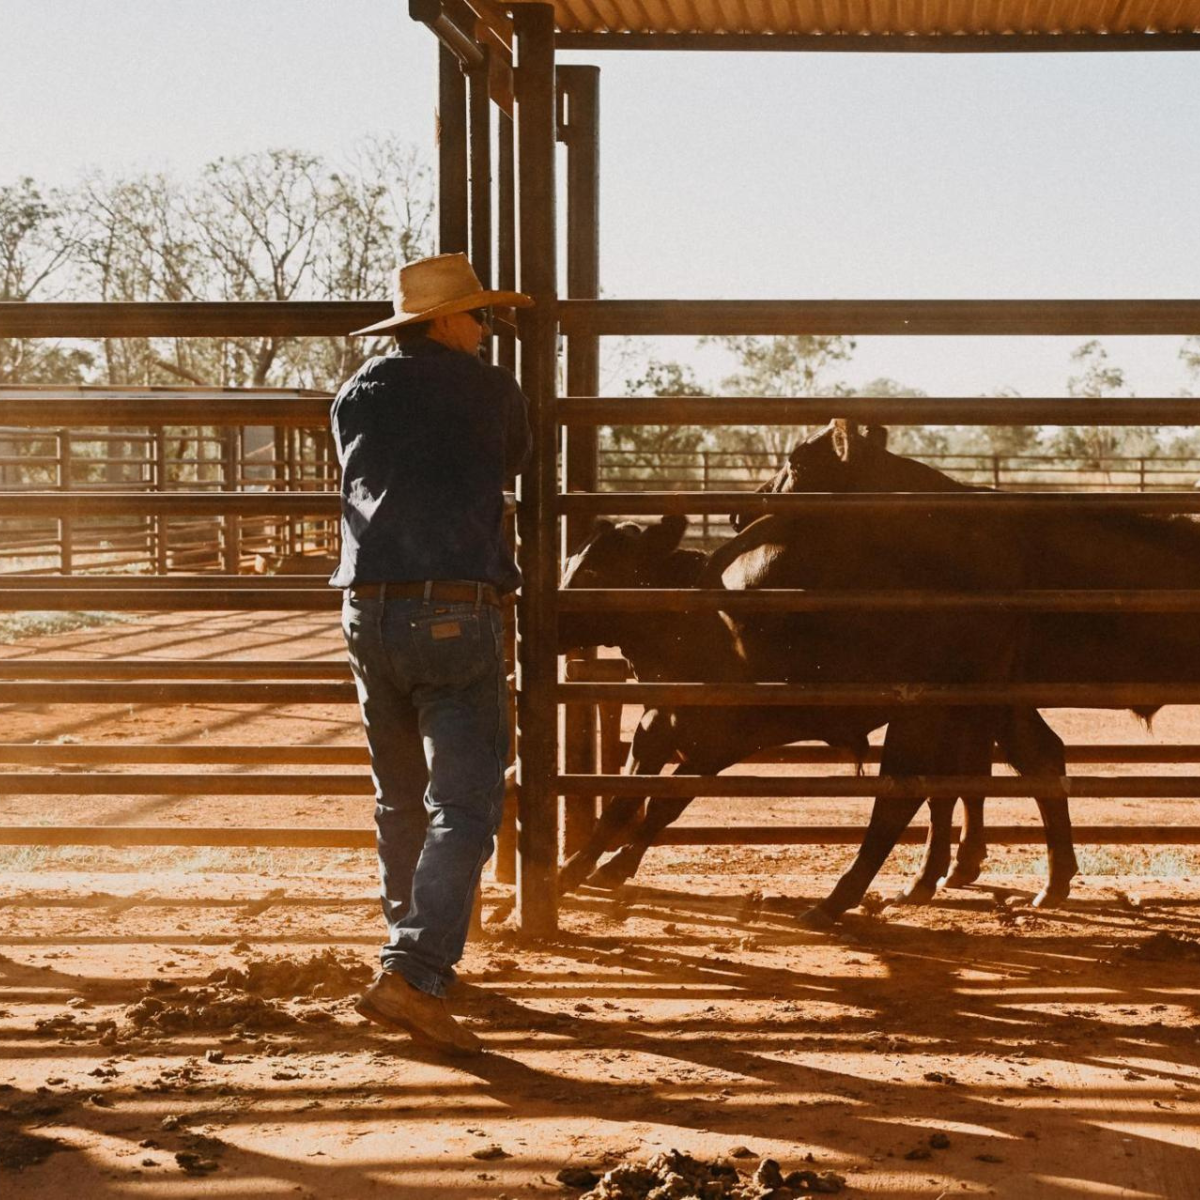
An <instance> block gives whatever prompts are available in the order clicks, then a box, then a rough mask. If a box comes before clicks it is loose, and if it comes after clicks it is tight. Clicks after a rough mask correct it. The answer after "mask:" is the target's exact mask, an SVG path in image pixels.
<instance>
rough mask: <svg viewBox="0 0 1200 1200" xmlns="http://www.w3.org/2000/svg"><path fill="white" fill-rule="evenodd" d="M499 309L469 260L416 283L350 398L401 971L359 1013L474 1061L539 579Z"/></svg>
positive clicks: (380, 984)
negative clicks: (513, 497)
mask: <svg viewBox="0 0 1200 1200" xmlns="http://www.w3.org/2000/svg"><path fill="white" fill-rule="evenodd" d="M532 303H533V301H532V300H531V299H530V298H529V297H528V296H524V295H522V294H521V293H519V292H504V291H490V290H487V289H485V288H484V287H483V286H482V284H481V283H480V282H479V279H478V278H477V277H476V275H475V272H474V271H473V270H472V268H471V265H470V263H469V262H468V261H467V259H466V256H465V255H462V254H442V255H438V256H437V257H435V258H426V259H421V260H420V261H417V262H412V263H409V264H408V265H407V266H403V267H401V268H399V270H398V271H397V272H396V274H395V278H394V282H393V304H394V308H395V312H394V314H393V315H392V316H390V317H388V318H387V320H384V321H380V322H378V323H377V324H375V325H369V326H368V327H367V328H365V329H356V330H355V331H354V333H353V334H352V336H362V335H365V334H378V333H385V332H386V333H392V334H394V336H395V338H396V342H397V347H396V349H395V350H394V351H393V352H392V353H390V354H385V355H383V356H381V357H377V358H372V359H369V360H368V361H367V362H366V363H364V364H363V366H362V367H361V368H359V370H358V371H357V372H356V373H355V375H354V376H353V377H352V378H350V379H349V380H348V381H347V382H346V383H345V384H344V385H343V386H342V388H341V390H340V391H339V392H338V394H337V397H336V399H335V400H334V402H333V409H332V413H331V419H332V424H333V436H334V440H335V442H336V445H337V454H338V462H339V464H340V465H341V470H342V556H341V563H340V565H339V566H338V569H337V570H336V571H335V572H334V574H333V577H332V578H331V579H330V583H331V584H332V585H333V586H335V587H341V588H344V589H345V599H344V603H343V608H342V629H343V632H344V633H345V636H346V645H347V647H348V649H349V654H350V665H351V668H352V669H353V671H354V680H355V684H356V687H357V690H358V699H359V703H360V704H361V706H362V715H363V723H364V725H365V726H366V732H367V742H368V745H369V747H370V752H371V774H372V777H373V779H374V781H375V800H376V807H375V824H376V844H377V848H378V851H379V875H380V894H381V900H382V904H383V915H384V919H385V920H386V922H387V928H388V940H387V943H386V945H384V947H383V951H382V954H381V962H382V966H383V970H382V972H381V973H380V974H379V975H378V977H377V978H376V979H375V982H374V983H372V984H371V986H370V987H369V988H368V989H367V990H366V992H364V993H363V995H362V997H361V998H360V999H359V1001H358V1003H357V1005H356V1008H357V1010H358V1012H359V1013H361V1014H362V1015H363V1016H364V1017H367V1018H369V1019H370V1020H372V1021H375V1022H377V1023H379V1024H382V1025H388V1026H392V1027H397V1026H398V1027H400V1028H402V1029H405V1030H407V1031H408V1032H409V1033H410V1034H412V1035H414V1036H415V1037H416V1038H418V1039H420V1040H422V1041H425V1042H427V1043H432V1044H433V1045H434V1046H436V1047H437V1048H439V1049H441V1050H443V1051H445V1052H448V1053H451V1054H458V1055H469V1054H477V1053H479V1051H480V1050H481V1049H482V1044H481V1042H480V1041H479V1039H478V1038H477V1037H476V1036H475V1034H473V1033H472V1032H471V1031H470V1030H469V1029H467V1028H465V1027H464V1026H462V1025H460V1024H458V1023H457V1022H456V1021H455V1020H454V1018H453V1017H452V1016H451V1015H450V1012H449V1010H448V1009H447V1007H446V1002H445V999H444V997H445V994H446V988H447V986H448V985H449V984H450V983H451V982H452V981H453V979H454V965H455V963H457V962H458V960H459V959H460V958H461V957H462V952H463V945H464V943H465V941H466V936H467V927H468V923H469V921H470V916H471V909H472V906H473V902H474V897H475V891H476V888H477V886H478V883H479V875H480V872H481V870H482V869H483V864H484V863H485V862H486V861H487V860H488V858H489V857H490V856H491V853H492V849H493V844H494V842H493V839H494V837H495V833H496V830H497V828H498V826H499V823H500V812H501V807H502V804H503V797H504V766H505V760H506V756H507V753H508V700H507V685H506V680H505V670H504V655H503V647H502V643H501V619H500V602H501V598H502V597H503V596H504V595H506V594H507V593H509V592H512V591H514V590H515V589H516V588H517V586H518V585H519V584H520V582H521V577H520V574H519V572H518V571H517V567H516V564H515V563H514V562H513V557H512V552H511V551H510V549H509V547H508V544H507V542H506V541H505V538H504V534H503V513H504V489H505V486H506V484H507V485H511V482H512V480H513V478H514V477H515V476H516V474H517V473H518V472H519V471H520V470H521V468H522V466H523V465H524V464H525V460H526V458H527V457H528V454H529V448H530V432H529V422H528V417H527V413H526V407H527V406H526V400H525V396H524V395H523V393H522V392H521V389H520V388H519V387H518V386H517V383H516V380H515V379H514V378H513V377H512V375H510V374H509V373H508V372H507V371H505V370H504V369H503V368H501V367H494V366H490V365H488V364H487V363H485V362H484V361H482V360H481V358H480V353H479V351H480V344H481V342H482V340H483V337H484V333H485V331H486V330H487V328H488V325H489V319H490V316H489V306H492V305H505V306H514V307H526V306H528V305H530V304H532Z"/></svg>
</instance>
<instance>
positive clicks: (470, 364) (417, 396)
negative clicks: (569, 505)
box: [329, 338, 530, 592]
mask: <svg viewBox="0 0 1200 1200" xmlns="http://www.w3.org/2000/svg"><path fill="white" fill-rule="evenodd" d="M330 417H331V420H332V423H333V436H334V441H335V442H336V444H337V454H338V462H339V463H340V464H341V468H342V561H341V564H340V565H339V566H338V569H337V570H336V571H335V572H334V573H333V576H332V578H331V579H330V581H329V582H330V583H331V584H333V586H334V587H349V586H350V585H351V584H355V583H384V582H415V581H418V580H425V579H469V580H475V581H478V582H481V583H490V584H492V585H493V586H494V587H495V588H497V589H498V590H499V591H501V592H511V591H513V590H515V589H516V588H517V587H519V586H520V583H521V575H520V572H519V571H518V570H517V566H516V563H514V562H513V557H512V551H511V550H510V549H509V547H508V543H507V542H506V541H505V538H504V528H503V522H504V488H505V485H506V484H511V482H512V480H513V478H514V477H515V476H516V475H517V473H518V472H519V471H520V470H521V468H522V467H523V466H524V465H525V462H526V459H527V458H528V456H529V447H530V434H529V418H528V415H527V405H526V400H525V395H524V393H523V392H522V391H521V389H520V388H519V387H518V386H517V381H516V380H515V379H514V378H513V377H512V375H510V374H509V373H508V372H507V371H506V370H504V368H502V367H493V366H489V365H488V364H487V363H484V362H483V361H482V360H481V359H479V358H477V357H475V356H474V355H472V354H467V353H465V352H463V351H460V350H451V349H450V348H449V347H447V346H443V345H442V344H441V343H440V342H435V341H431V340H430V339H428V338H424V339H421V340H419V341H416V342H412V343H409V344H407V345H404V346H402V347H400V349H399V351H398V352H394V353H392V354H388V355H385V356H383V357H381V358H372V359H369V360H368V361H367V362H365V363H364V364H363V365H362V366H361V367H360V368H359V370H358V371H357V372H356V373H355V374H354V375H353V376H352V377H351V378H350V379H348V380H347V381H346V382H345V383H344V384H343V385H342V388H341V390H340V391H339V392H338V394H337V397H336V398H335V399H334V402H333V408H332V410H331V413H330Z"/></svg>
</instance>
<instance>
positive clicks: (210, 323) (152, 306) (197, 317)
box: [0, 300, 392, 421]
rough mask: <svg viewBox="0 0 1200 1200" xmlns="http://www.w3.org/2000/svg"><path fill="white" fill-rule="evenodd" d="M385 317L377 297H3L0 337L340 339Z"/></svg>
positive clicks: (386, 309)
mask: <svg viewBox="0 0 1200 1200" xmlns="http://www.w3.org/2000/svg"><path fill="white" fill-rule="evenodd" d="M391 315H392V306H391V305H390V304H388V303H386V302H385V301H379V300H364V301H355V300H317V301H306V300H287V301H271V300H263V301H257V300H249V301H225V300H221V301H212V302H207V301H185V302H181V303H174V304H172V303H158V302H153V301H151V302H140V303H119V302H111V301H106V302H97V303H80V304H69V303H68V304H51V303H36V304H31V303H21V302H15V301H9V302H4V303H0V337H5V338H44V337H56V338H57V337H65V338H127V337H217V338H221V337H344V336H345V335H346V334H348V333H349V332H350V330H352V329H361V328H362V327H363V326H364V325H371V324H374V322H376V321H382V320H383V319H384V318H385V317H390V316H391ZM91 419H92V421H95V415H94V414H93V416H92V418H91Z"/></svg>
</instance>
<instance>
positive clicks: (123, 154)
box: [0, 0, 1200, 395]
mask: <svg viewBox="0 0 1200 1200" xmlns="http://www.w3.org/2000/svg"><path fill="white" fill-rule="evenodd" d="M561 60H562V61H564V62H571V61H574V62H593V63H597V64H598V65H599V66H600V67H601V121H602V222H601V279H602V283H603V287H604V291H605V294H606V295H607V296H610V297H614V298H625V297H664V298H666V297H669V298H682V299H687V298H712V297H729V298H753V297H764V298H770V297H813V298H864V299H865V298H901V297H906V296H907V297H920V298H940V297H944V298H954V297H971V298H992V297H1017V298H1020V297H1028V298H1043V297H1063V298H1107V297H1128V298H1156V297H1173V298H1195V297H1198V296H1200V219H1198V217H1197V212H1200V132H1198V131H1200V57H1197V56H1195V55H1189V54H1185V53H1178V54H1162V53H1159V54H1092V55H1086V54H1078V55H1065V54H1061V55H1060V54H1042V55H997V56H982V55H979V56H976V55H969V56H968V55H947V56H933V55H894V54H893V55H867V54H861V55H854V54H828V55H821V54H806V55H791V54H753V55H733V54H642V53H638V54H633V53H629V54H616V53H592V54H585V53H571V54H563V55H562V56H561ZM435 63H436V54H435V42H434V39H433V37H432V35H431V34H430V33H428V31H427V30H425V29H424V28H423V27H421V26H418V25H415V24H414V23H413V22H412V21H411V20H410V19H409V18H408V16H407V4H406V3H404V2H403V0H203V2H202V3H198V2H191V3H189V2H185V0H158V2H157V3H152V2H151V0H103V2H101V3H97V2H96V0H90V2H84V0H0V181H2V182H7V181H11V180H13V179H15V178H17V177H19V176H20V175H23V174H28V175H32V176H34V177H35V178H37V179H39V180H43V181H47V182H57V183H67V182H70V181H72V180H73V179H75V178H76V177H77V176H78V175H79V174H80V173H81V172H82V171H83V170H84V169H87V168H97V167H98V168H102V169H105V170H108V171H112V172H120V171H123V170H131V169H137V168H141V167H146V168H154V169H159V168H164V167H166V168H172V169H175V170H177V171H179V172H180V173H188V172H190V171H193V170H195V169H196V168H197V167H199V166H200V165H202V164H203V163H205V162H207V161H209V160H211V159H213V158H216V157H218V156H220V155H230V154H237V153H240V152H245V151H251V150H257V149H264V148H268V147H276V146H295V147H301V148H304V149H311V150H316V151H320V152H322V153H325V154H328V155H329V156H331V157H336V156H337V155H338V154H339V153H340V152H341V151H342V150H344V149H347V148H349V147H350V146H351V145H352V144H353V142H354V141H355V140H356V139H357V138H359V137H360V136H361V135H362V134H364V133H369V132H373V133H390V134H395V135H398V136H399V137H401V138H402V139H404V140H406V141H410V142H413V143H415V144H417V145H418V146H419V147H421V148H422V149H423V150H424V152H425V153H426V155H427V156H428V157H429V158H430V159H431V160H432V158H433V156H434V145H433V121H434V118H433V110H434V104H435V100H436V71H435ZM1180 343H1181V339H1179V338H1169V339H1160V340H1157V341H1155V340H1153V339H1117V338H1109V339H1106V341H1105V344H1106V346H1107V347H1108V349H1109V353H1110V356H1111V358H1112V360H1113V361H1114V362H1116V363H1118V364H1123V365H1125V366H1127V367H1128V369H1129V373H1130V378H1131V382H1132V384H1133V386H1134V387H1135V389H1136V390H1137V392H1138V394H1140V395H1152V394H1164V395H1169V394H1173V393H1175V392H1177V391H1179V390H1181V389H1182V388H1184V387H1185V385H1186V384H1187V380H1186V377H1185V375H1184V372H1183V369H1182V366H1181V365H1180V364H1179V362H1178V360H1177V357H1176V356H1177V353H1178V349H1179V346H1180ZM1076 344H1077V340H1071V339H1003V340H998V339H936V340H931V339H920V338H910V339H905V338H895V339H871V340H869V341H866V340H864V341H861V342H860V345H859V351H858V354H857V355H856V357H855V360H854V362H853V363H852V364H850V366H849V367H848V368H846V370H845V375H846V377H847V378H848V379H850V380H851V381H853V382H862V381H865V380H867V379H870V378H872V377H875V376H878V375H890V376H893V377H895V378H897V379H899V380H902V381H904V382H906V383H909V384H912V385H915V386H918V387H923V388H925V389H926V390H928V391H930V392H931V393H935V394H956V393H963V394H974V393H976V392H981V391H990V390H993V389H996V388H999V387H1003V386H1011V387H1016V388H1018V389H1019V390H1021V391H1022V392H1024V393H1025V394H1027V395H1034V394H1038V393H1039V392H1046V393H1056V392H1061V391H1062V389H1063V386H1064V384H1065V380H1066V377H1067V375H1068V374H1069V373H1070V365H1069V353H1070V350H1071V349H1072V348H1073V347H1074V346H1075V345H1076ZM690 345H691V343H690V340H675V341H671V342H666V343H664V344H663V345H662V347H661V350H662V352H663V353H664V354H667V355H672V356H689V357H690V356H691V355H690ZM696 361H697V362H698V364H699V365H700V367H701V369H702V371H705V370H710V371H712V372H714V373H716V372H719V369H720V364H719V363H717V362H715V361H712V360H711V358H706V357H705V356H700V357H699V358H698V359H697V360H696Z"/></svg>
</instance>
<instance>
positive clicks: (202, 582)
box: [0, 570, 328, 592]
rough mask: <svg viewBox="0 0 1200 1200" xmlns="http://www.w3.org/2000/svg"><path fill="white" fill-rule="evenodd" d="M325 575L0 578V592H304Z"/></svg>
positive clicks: (317, 585)
mask: <svg viewBox="0 0 1200 1200" xmlns="http://www.w3.org/2000/svg"><path fill="white" fill-rule="evenodd" d="M327 578H328V575H327V573H326V572H325V571H324V570H322V571H321V572H317V573H315V574H312V575H218V574H216V573H215V572H214V573H212V574H210V575H196V574H191V573H184V572H182V571H181V572H177V573H175V574H171V575H53V574H43V575H16V576H14V575H0V592H5V591H31V590H32V591H44V590H45V589H47V588H56V589H58V590H60V591H64V592H80V591H83V592H86V591H95V590H96V589H97V588H100V587H104V588H110V589H112V590H114V591H118V592H138V591H144V590H145V589H147V588H149V589H150V590H152V591H160V592H178V591H205V590H213V591H222V592H235V591H244V592H261V591H276V592H278V591H285V592H286V591H304V590H306V589H308V590H311V589H313V588H323V587H326V586H327V584H326V580H327Z"/></svg>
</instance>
